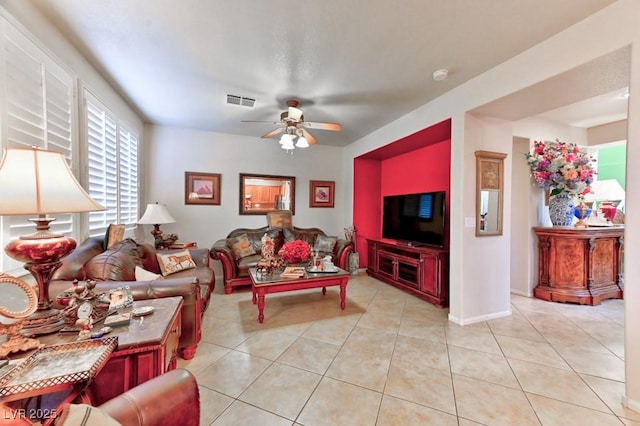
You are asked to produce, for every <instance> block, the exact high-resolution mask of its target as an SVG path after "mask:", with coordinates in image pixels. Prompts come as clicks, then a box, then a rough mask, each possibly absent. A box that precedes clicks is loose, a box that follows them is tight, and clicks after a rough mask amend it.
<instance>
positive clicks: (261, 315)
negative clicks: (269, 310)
mask: <svg viewBox="0 0 640 426" xmlns="http://www.w3.org/2000/svg"><path fill="white" fill-rule="evenodd" d="M262 321H264V292H262V291H260V290H258V322H259V323H260V324H262Z"/></svg>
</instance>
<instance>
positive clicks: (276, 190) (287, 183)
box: [240, 173, 296, 214]
mask: <svg viewBox="0 0 640 426" xmlns="http://www.w3.org/2000/svg"><path fill="white" fill-rule="evenodd" d="M295 194H296V178H295V177H293V176H273V175H254V174H248V173H240V214H265V213H267V212H270V211H274V210H291V213H292V214H295Z"/></svg>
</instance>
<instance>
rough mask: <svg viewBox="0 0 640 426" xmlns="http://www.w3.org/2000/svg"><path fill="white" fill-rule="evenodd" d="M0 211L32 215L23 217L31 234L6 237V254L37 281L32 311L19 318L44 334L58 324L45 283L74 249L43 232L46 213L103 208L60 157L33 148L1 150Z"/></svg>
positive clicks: (59, 318)
mask: <svg viewBox="0 0 640 426" xmlns="http://www.w3.org/2000/svg"><path fill="white" fill-rule="evenodd" d="M0 200H2V203H0V215H2V216H6V215H9V216H22V215H38V217H37V218H35V219H29V220H30V221H32V222H34V223H35V224H36V232H35V233H33V234H30V235H24V236H21V237H19V238H17V239H14V240H11V241H10V242H9V244H7V246H6V247H5V251H6V253H7V255H9V256H10V257H11V258H13V259H15V260H18V261H20V262H25V265H24V267H25V269H27V270H28V271H29V272H31V274H32V275H33V276H34V277H35V279H36V282H37V283H38V309H37V310H36V312H35V313H33V314H32V315H31V316H30V317H29V318H28V319H27V321H26V322H25V325H24V329H25V330H28V331H29V332H30V333H31V334H47V333H53V332H54V331H58V330H60V329H61V328H62V327H63V326H64V320H63V318H62V315H61V312H60V311H58V310H57V309H52V308H51V299H50V298H49V281H50V279H51V276H52V275H53V273H54V272H55V270H56V269H58V267H60V265H61V264H62V263H61V262H60V259H62V258H63V257H65V256H66V255H68V254H69V253H71V252H72V251H73V250H74V249H75V248H76V242H75V240H73V239H71V238H68V237H66V236H64V235H62V234H57V233H53V232H51V231H50V230H49V223H50V222H52V221H54V220H55V218H51V217H48V216H47V214H57V213H81V212H91V211H98V210H105V208H104V207H103V206H101V205H100V204H98V203H97V202H96V201H94V200H93V199H91V197H90V196H89V194H87V192H86V191H85V190H84V189H83V188H82V186H80V184H79V183H78V181H77V180H76V178H75V177H74V176H73V173H72V172H71V169H70V168H69V165H68V164H67V161H66V160H65V158H64V156H63V155H62V154H61V153H59V152H55V151H48V150H44V149H38V148H35V147H34V148H24V149H21V148H11V149H7V148H5V149H4V155H3V157H2V162H0Z"/></svg>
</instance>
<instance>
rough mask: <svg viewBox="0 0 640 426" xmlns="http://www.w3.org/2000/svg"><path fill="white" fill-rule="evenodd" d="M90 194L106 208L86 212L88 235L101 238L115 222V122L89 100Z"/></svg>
mask: <svg viewBox="0 0 640 426" xmlns="http://www.w3.org/2000/svg"><path fill="white" fill-rule="evenodd" d="M86 113H87V151H88V163H87V164H88V169H89V195H90V196H91V198H93V199H94V200H96V201H97V202H99V203H100V204H102V205H103V206H104V207H106V208H107V209H106V210H105V211H100V212H91V213H89V235H91V236H96V235H104V233H105V231H106V230H107V227H108V226H109V224H111V223H114V224H115V223H118V222H117V217H118V175H117V147H116V122H115V120H113V119H112V118H110V117H108V116H107V114H106V112H105V111H104V110H102V108H100V107H99V106H98V105H96V104H95V103H94V102H92V101H91V100H89V99H87V101H86Z"/></svg>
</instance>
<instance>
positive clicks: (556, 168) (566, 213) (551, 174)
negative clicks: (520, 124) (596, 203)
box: [525, 139, 595, 226]
mask: <svg viewBox="0 0 640 426" xmlns="http://www.w3.org/2000/svg"><path fill="white" fill-rule="evenodd" d="M525 156H526V158H527V163H528V164H529V169H530V170H531V176H532V177H533V179H534V180H535V182H536V184H537V185H538V187H540V188H542V189H544V190H545V191H548V190H551V193H550V194H549V195H550V196H551V198H550V199H549V216H550V218H551V223H552V224H553V225H554V226H570V225H571V222H572V221H573V211H574V205H573V197H578V198H582V197H584V195H585V194H587V193H589V192H590V191H591V189H590V186H591V183H592V182H593V176H594V175H595V170H594V169H593V163H594V162H595V159H594V158H593V157H591V156H590V155H589V154H587V153H585V152H583V151H581V150H580V147H579V146H578V145H576V144H573V143H566V142H560V141H559V140H557V139H556V141H555V142H542V141H536V142H535V143H534V146H533V152H528V153H526V154H525Z"/></svg>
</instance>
